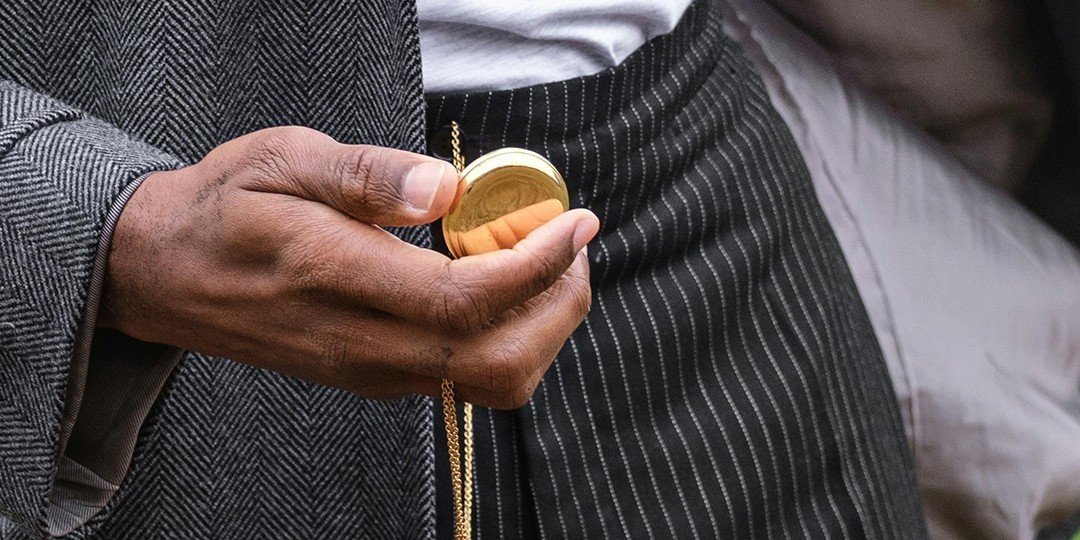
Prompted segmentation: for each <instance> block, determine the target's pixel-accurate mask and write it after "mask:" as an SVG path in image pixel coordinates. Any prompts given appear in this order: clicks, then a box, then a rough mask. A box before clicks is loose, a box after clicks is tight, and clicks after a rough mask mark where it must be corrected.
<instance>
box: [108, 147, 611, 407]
mask: <svg viewBox="0 0 1080 540" xmlns="http://www.w3.org/2000/svg"><path fill="white" fill-rule="evenodd" d="M456 185H457V175H456V173H455V172H454V170H453V168H452V167H451V166H450V165H449V164H446V163H443V162H441V161H438V160H434V159H431V158H427V157H425V156H421V155H417V154H412V153H409V152H403V151H398V150H391V149H386V148H378V147H371V146H349V145H343V144H339V143H337V142H335V141H334V140H333V139H331V138H330V137H328V136H326V135H323V134H321V133H319V132H317V131H313V130H309V129H305V128H296V127H288V128H273V129H267V130H263V131H259V132H256V133H252V134H250V135H246V136H244V137H240V138H238V139H236V140H233V141H230V142H228V143H225V144H223V145H221V146H220V147H218V148H216V149H214V150H213V151H212V152H210V153H209V154H208V155H207V156H206V157H205V158H204V159H203V160H202V161H201V162H199V163H198V164H195V165H192V166H191V167H187V168H185V169H180V170H177V171H170V172H160V173H155V174H153V175H151V176H150V177H148V178H147V179H146V180H145V181H144V183H143V185H142V186H140V187H139V189H138V190H137V191H136V192H135V194H134V195H133V197H132V199H131V200H130V201H129V203H128V205H127V207H126V208H125V209H124V212H123V214H121V216H120V221H119V223H118V225H117V229H116V232H115V234H114V237H113V244H112V250H111V254H110V257H109V265H108V274H107V281H106V286H105V300H104V304H103V309H102V314H101V317H100V321H99V325H101V326H105V327H112V328H117V329H119V330H121V331H123V332H125V333H127V334H128V335H131V336H133V337H136V338H139V339H142V340H146V341H152V342H157V343H166V344H170V345H175V346H177V347H182V348H185V349H190V350H194V351H199V352H202V353H206V354H212V355H216V356H223V357H227V358H231V359H234V360H236V361H239V362H243V363H246V364H249V365H252V366H257V367H260V368H266V369H272V370H275V371H278V372H281V373H284V374H286V375H290V376H294V377H299V378H302V379H307V380H309V381H313V382H317V383H321V384H326V385H330V386H335V387H339V388H344V389H347V390H350V391H352V392H355V393H356V394H359V395H361V396H364V397H368V398H375V399H380V398H393V397H398V396H403V395H407V394H415V393H420V394H427V395H431V396H437V395H439V383H440V379H442V378H449V379H452V380H453V381H455V383H456V388H457V389H458V391H459V392H460V394H461V396H462V398H463V399H465V400H467V401H470V402H473V403H476V404H479V405H484V406H489V407H497V408H514V407H519V406H521V405H523V404H524V403H525V402H526V401H527V400H528V399H529V398H530V397H531V396H532V393H533V391H534V390H535V389H536V386H537V384H539V382H540V379H541V377H542V376H543V375H544V372H545V371H546V370H547V368H548V366H550V364H551V362H552V360H553V359H554V358H555V355H556V354H557V353H558V351H559V349H560V348H561V347H562V345H563V343H564V342H565V341H566V339H567V338H568V337H569V336H570V334H571V333H572V332H573V331H574V329H575V328H576V327H577V326H578V325H579V324H580V323H581V321H582V319H583V318H584V316H585V314H586V313H587V311H588V309H589V304H590V298H591V296H590V288H589V275H588V259H587V257H586V256H585V251H584V249H583V248H584V246H585V244H587V243H588V242H589V240H591V239H592V238H593V236H595V235H596V232H597V230H598V228H599V222H598V221H597V219H596V216H594V215H593V214H592V213H591V212H589V211H587V210H572V211H570V212H566V213H565V214H562V215H559V216H558V217H556V218H554V219H552V220H551V221H549V222H548V223H546V224H545V225H543V226H541V227H540V228H538V229H536V230H535V231H533V232H532V233H531V234H529V235H528V236H527V237H526V238H525V239H524V240H522V241H521V242H520V243H518V244H517V245H516V246H515V247H514V248H513V249H507V250H500V251H495V252H491V253H487V254H483V255H478V256H473V257H466V258H463V259H460V260H450V259H448V258H447V257H445V256H443V255H440V254H438V253H435V252H433V251H430V250H426V249H421V248H418V247H415V246H412V245H410V244H407V243H405V242H402V241H401V240H398V239H397V238H395V237H394V236H393V235H391V234H390V233H388V232H386V231H385V230H383V229H382V228H380V227H389V226H409V225H419V224H423V223H428V222H430V221H433V220H435V219H437V218H438V217H439V216H441V215H442V214H444V213H445V212H446V210H447V208H448V206H449V205H450V203H451V202H452V198H453V196H454V193H455V190H456Z"/></svg>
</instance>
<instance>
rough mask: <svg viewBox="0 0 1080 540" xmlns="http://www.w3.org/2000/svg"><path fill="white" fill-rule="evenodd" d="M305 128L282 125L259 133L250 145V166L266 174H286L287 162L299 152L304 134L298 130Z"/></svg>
mask: <svg viewBox="0 0 1080 540" xmlns="http://www.w3.org/2000/svg"><path fill="white" fill-rule="evenodd" d="M306 129H307V128H298V127H282V128H275V129H271V130H267V131H266V132H264V133H262V134H260V136H259V137H258V138H257V139H256V140H255V143H254V144H253V145H252V150H251V165H252V167H254V168H255V169H257V170H259V171H260V172H261V173H263V174H265V175H268V176H273V177H283V176H287V173H288V171H289V164H290V163H291V162H292V161H293V160H294V159H295V158H296V156H297V155H298V154H299V153H300V147H301V144H302V142H301V141H302V140H303V137H304V136H305V135H302V134H301V132H300V130H306Z"/></svg>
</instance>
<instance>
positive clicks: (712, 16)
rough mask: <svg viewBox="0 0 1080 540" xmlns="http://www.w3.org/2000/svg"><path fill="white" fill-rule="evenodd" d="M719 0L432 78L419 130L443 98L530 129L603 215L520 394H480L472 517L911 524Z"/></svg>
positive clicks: (843, 306) (747, 531)
mask: <svg viewBox="0 0 1080 540" xmlns="http://www.w3.org/2000/svg"><path fill="white" fill-rule="evenodd" d="M717 11H718V10H717V9H716V7H715V6H713V5H712V4H710V3H708V2H698V3H697V4H696V5H695V6H694V7H692V8H691V9H690V10H689V11H688V12H687V14H686V16H685V17H684V19H683V21H682V22H681V23H680V25H679V27H678V28H677V29H676V30H675V32H674V33H672V34H670V35H668V36H664V37H662V38H659V39H657V40H654V41H653V42H651V43H650V44H648V45H646V46H645V47H644V48H643V49H642V50H640V51H638V52H637V53H635V54H634V55H633V56H632V57H630V58H629V59H628V60H627V61H626V62H625V63H624V64H622V65H620V66H618V67H616V68H614V69H612V70H608V71H605V72H602V73H600V74H598V75H595V76H590V77H584V78H580V79H574V80H570V81H565V82H556V83H552V84H546V85H541V86H534V87H529V88H523V89H518V90H512V91H505V92H494V93H482V94H469V95H445V96H429V97H428V113H427V119H428V125H429V128H430V130H431V132H432V143H431V147H432V151H433V153H435V154H436V155H439V154H441V153H442V154H445V152H446V150H445V143H446V135H445V129H444V126H446V125H447V124H448V123H449V121H450V120H457V121H458V122H460V123H461V124H462V126H463V130H464V143H465V150H466V153H467V154H472V156H471V157H475V155H477V154H479V153H482V152H485V151H488V150H491V149H494V148H498V147H502V146H521V147H526V148H529V149H532V150H535V151H538V152H540V153H542V154H544V155H547V156H548V157H549V158H550V159H551V160H552V161H553V163H555V164H556V166H558V167H559V169H560V170H561V171H562V172H563V174H564V176H565V177H566V179H567V182H568V184H569V186H570V190H571V203H572V205H573V206H581V207H587V208H590V209H592V210H593V211H594V212H596V213H597V215H598V216H599V217H600V220H601V222H602V224H603V228H602V231H601V234H600V236H599V239H598V240H597V241H595V242H594V243H593V244H592V245H590V246H589V255H590V260H591V262H592V281H593V288H594V304H593V308H592V311H591V313H590V315H589V317H588V319H587V320H586V322H585V324H584V325H583V326H582V327H581V328H579V329H578V331H577V332H576V333H575V334H574V335H573V337H572V338H571V340H570V341H569V343H568V344H567V345H566V347H565V348H564V349H563V351H562V353H561V354H560V356H559V358H558V360H557V361H556V363H555V364H554V366H553V367H552V368H551V370H550V372H549V373H548V374H547V376H546V378H545V379H544V382H543V384H542V385H541V386H540V388H539V389H538V391H537V394H536V396H535V398H534V399H533V400H532V402H531V403H530V404H529V405H527V406H526V407H524V408H523V409H521V410H518V411H514V412H511V413H503V412H487V411H481V412H480V414H479V416H478V420H477V424H476V430H477V439H476V441H477V450H478V452H477V464H478V468H477V473H476V474H477V481H478V487H477V493H476V498H477V500H478V509H477V514H478V516H477V520H478V531H479V536H480V537H521V536H548V537H556V538H564V537H590V538H592V537H604V538H622V537H626V536H632V537H679V538H682V537H705V538H711V537H716V536H724V537H769V538H772V537H806V536H814V537H819V536H830V537H833V536H844V537H867V536H871V537H905V538H906V537H912V536H925V534H926V532H925V526H924V523H923V519H922V513H921V509H920V507H919V505H918V502H917V499H916V495H915V489H914V480H913V470H912V461H911V457H910V454H909V451H908V448H907V445H906V442H905V440H904V437H903V431H902V428H901V424H900V420H899V412H898V409H897V406H896V402H895V397H894V396H893V392H892V388H891V385H890V382H889V378H888V377H889V376H888V373H887V371H886V368H885V365H884V363H883V360H882V356H881V353H880V351H879V349H878V345H877V343H876V341H875V339H874V336H873V332H872V330H871V328H870V325H869V323H868V320H867V317H866V314H865V311H864V308H863V306H862V304H861V301H860V299H859V297H858V293H857V291H856V289H855V285H854V283H853V281H852V279H851V276H850V275H849V272H848V270H847V267H846V264H845V261H844V259H843V255H842V254H841V252H840V249H839V247H838V245H837V242H836V240H835V239H834V237H833V234H832V232H831V230H830V228H829V225H828V223H827V222H826V220H825V217H824V215H823V214H822V211H821V209H820V207H819V205H818V203H817V200H816V198H815V194H814V191H813V188H812V185H811V182H810V179H809V177H808V175H807V172H806V169H805V166H804V163H803V162H802V158H801V156H800V155H799V152H798V150H797V148H796V146H795V143H794V142H793V140H792V139H791V136H790V134H789V133H788V131H787V128H786V126H785V125H784V124H783V122H782V120H781V119H780V118H779V116H778V115H777V114H776V113H775V112H774V111H773V109H772V108H771V106H770V104H769V100H768V96H767V94H766V92H765V90H764V88H763V86H762V84H761V82H760V80H759V78H758V76H757V75H756V74H755V73H754V71H753V68H752V65H751V64H750V62H749V61H748V60H747V59H746V58H745V57H744V56H743V54H742V52H741V50H739V49H738V48H737V46H736V45H735V44H734V43H733V42H731V41H730V40H729V39H727V38H726V37H725V36H724V35H723V34H722V33H721V25H720V20H719V14H718V13H717ZM436 439H437V440H438V439H439V438H438V437H437V438H436ZM442 442H443V447H442V449H441V453H440V457H439V458H438V459H437V463H439V464H442V463H445V441H442ZM438 469H439V470H444V469H445V467H438ZM443 488H445V478H444V479H443V482H442V483H440V494H441V495H440V501H439V512H440V518H439V525H440V528H439V530H440V534H445V533H447V532H448V531H449V530H450V529H451V526H450V521H449V518H448V511H449V503H448V498H447V496H446V489H443Z"/></svg>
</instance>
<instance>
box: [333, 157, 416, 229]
mask: <svg viewBox="0 0 1080 540" xmlns="http://www.w3.org/2000/svg"><path fill="white" fill-rule="evenodd" d="M361 148H362V149H361V150H358V151H350V152H345V153H344V155H342V157H341V158H340V159H339V161H338V165H337V171H336V173H337V174H336V176H337V181H338V184H339V189H340V190H341V192H342V193H343V194H345V196H346V198H347V199H348V200H350V201H352V202H353V204H355V205H357V206H359V207H360V208H362V209H364V210H366V211H367V212H369V213H378V212H383V211H386V210H390V209H392V208H394V207H395V206H396V203H397V201H398V200H400V194H399V193H398V192H397V189H396V188H395V187H393V186H392V185H391V184H390V183H389V182H387V181H386V176H385V174H383V171H385V170H386V168H387V159H388V157H387V153H386V152H383V151H380V150H379V149H377V148H374V147H361Z"/></svg>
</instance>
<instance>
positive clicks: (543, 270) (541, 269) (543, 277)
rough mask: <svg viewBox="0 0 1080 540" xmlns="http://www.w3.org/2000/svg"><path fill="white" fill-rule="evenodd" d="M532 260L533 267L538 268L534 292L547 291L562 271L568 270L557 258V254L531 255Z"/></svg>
mask: <svg viewBox="0 0 1080 540" xmlns="http://www.w3.org/2000/svg"><path fill="white" fill-rule="evenodd" d="M529 256H530V257H531V259H532V263H533V264H532V267H533V268H536V276H535V278H534V283H533V290H535V291H543V290H544V289H547V288H548V287H549V286H551V284H552V283H553V282H554V281H555V279H556V278H557V277H558V275H559V274H560V273H562V270H563V269H564V268H566V265H565V264H563V261H561V260H560V259H559V257H557V256H556V254H555V253H545V254H538V253H531V252H530V253H529Z"/></svg>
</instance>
